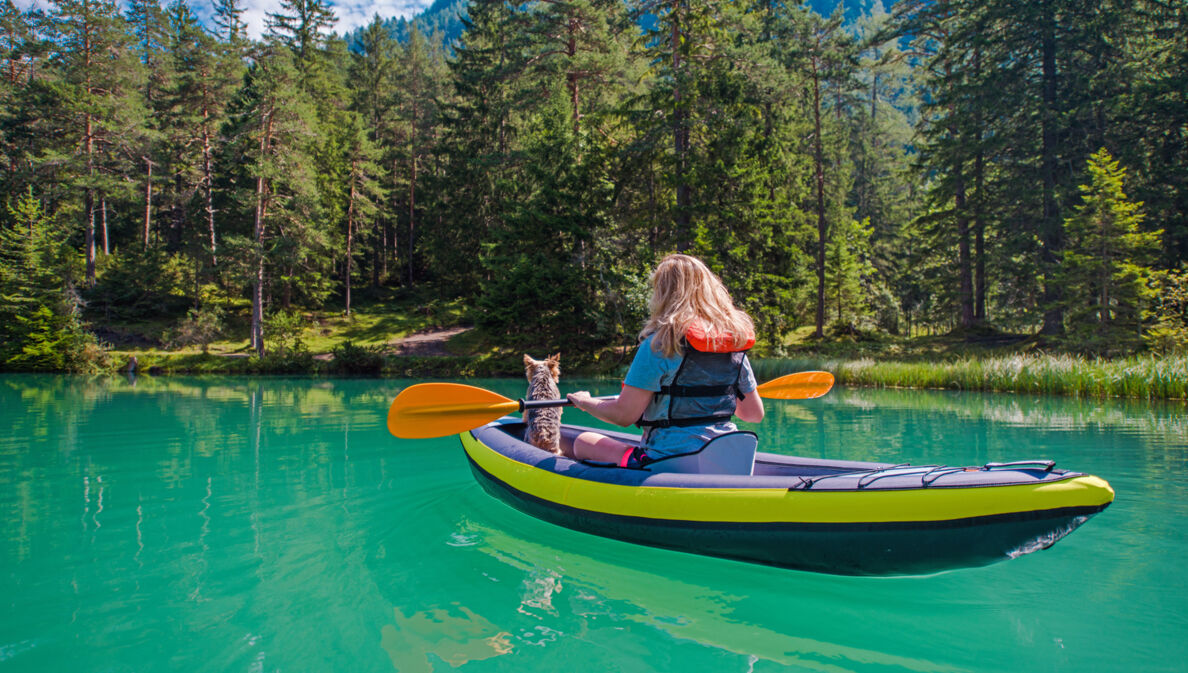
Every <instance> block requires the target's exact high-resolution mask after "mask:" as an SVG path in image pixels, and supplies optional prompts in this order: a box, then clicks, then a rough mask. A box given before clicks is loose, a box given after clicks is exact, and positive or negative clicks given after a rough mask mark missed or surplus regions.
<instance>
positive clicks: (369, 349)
mask: <svg viewBox="0 0 1188 673" xmlns="http://www.w3.org/2000/svg"><path fill="white" fill-rule="evenodd" d="M331 355H332V356H333V359H332V360H331V361H330V370H331V371H333V372H335V373H337V374H354V375H359V374H365V375H375V374H379V373H380V372H381V371H382V370H383V368H384V349H383V346H356V345H355V344H353V343H351V341H350V340H349V339H348V340H346V341H344V342H342V343H341V344H338V345H337V346H335V347H334V350H333V351H331Z"/></svg>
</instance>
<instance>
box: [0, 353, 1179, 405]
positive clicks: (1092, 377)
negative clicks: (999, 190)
mask: <svg viewBox="0 0 1188 673" xmlns="http://www.w3.org/2000/svg"><path fill="white" fill-rule="evenodd" d="M133 355H134V356H136V358H137V360H138V366H137V370H136V374H138V375H149V376H194V375H198V376H207V375H209V376H285V375H288V376H294V375H296V376H315V377H319V376H325V377H333V378H338V377H375V378H441V379H466V378H520V377H521V376H522V375H523V368H522V363H521V362H520V359H519V357H517V356H513V355H509V354H499V353H488V354H484V355H479V356H473V357H472V356H465V355H384V356H379V357H376V358H373V359H371V360H368V361H365V362H356V361H350V362H337V361H335V360H334V359H333V358H327V357H325V355H314V354H312V353H308V352H302V353H296V354H290V355H288V356H270V357H265V358H263V359H259V358H255V357H227V356H225V355H214V354H205V355H204V354H202V353H168V354H162V353H136V352H113V353H112V356H113V357H112V363H113V366H112V367H110V368H104V369H102V370H100V371H99V372H96V373H98V374H109V375H111V374H125V373H126V369H125V368H124V367H123V363H125V362H126V361H127V359H128V357H130V356H133ZM752 364H753V367H754V370H755V374H756V377H757V378H759V380H761V381H762V380H769V379H772V378H775V377H777V376H781V375H783V374H789V373H792V372H796V371H808V370H824V371H828V372H830V373H832V374H833V375H834V377H835V378H836V381H837V383H838V385H844V386H851V387H862V388H888V389H905V390H949V391H963V392H995V393H1021V394H1033V395H1052V396H1059V397H1073V398H1084V399H1131V400H1166V401H1173V402H1188V356H1183V355H1176V356H1163V357H1160V356H1154V355H1141V356H1129V357H1125V358H1116V359H1111V360H1106V359H1090V358H1084V357H1079V356H1073V355H1050V354H1027V355H1022V354H1014V355H993V356H989V355H988V356H970V355H965V356H962V357H960V358H957V359H946V358H938V359H885V360H880V359H875V358H872V357H870V356H869V355H865V356H855V357H838V356H829V357H824V356H812V355H806V356H803V357H785V358H775V357H763V358H754V359H753V361H752ZM626 366H627V364H626V363H623V362H622V361H621V359H620V358H610V357H608V358H605V359H604V360H603V361H601V362H600V361H598V360H595V361H593V362H587V363H579V364H577V365H575V366H573V367H570V368H568V369H566V370H565V375H566V376H568V377H581V378H619V377H621V376H622V375H623V373H624V372H625V371H626ZM4 373H21V372H4ZM43 373H50V372H43Z"/></svg>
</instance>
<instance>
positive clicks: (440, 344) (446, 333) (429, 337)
mask: <svg viewBox="0 0 1188 673" xmlns="http://www.w3.org/2000/svg"><path fill="white" fill-rule="evenodd" d="M472 329H474V328H473V327H450V328H447V329H439V330H429V331H428V332H419V333H417V334H410V335H408V336H406V337H404V338H403V339H398V340H396V341H393V342H392V344H391V345H392V353H393V355H449V354H450V352H449V351H448V350H446V347H445V345H446V342H447V341H449V340H450V339H451V338H453V337H455V336H457V335H459V334H461V333H463V332H468V331H470V330H472Z"/></svg>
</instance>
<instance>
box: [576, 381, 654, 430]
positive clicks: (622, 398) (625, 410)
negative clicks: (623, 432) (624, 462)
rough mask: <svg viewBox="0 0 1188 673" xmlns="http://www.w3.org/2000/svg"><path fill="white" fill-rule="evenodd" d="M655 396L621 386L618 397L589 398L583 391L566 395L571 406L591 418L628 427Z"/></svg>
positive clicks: (651, 393) (648, 391)
mask: <svg viewBox="0 0 1188 673" xmlns="http://www.w3.org/2000/svg"><path fill="white" fill-rule="evenodd" d="M653 395H655V393H653V392H652V391H650V390H643V389H642V388H635V387H632V386H623V391H622V392H621V393H619V395H618V397H591V396H590V393H589V392H588V391H585V390H579V391H577V392H574V393H569V394H568V395H566V396H565V397H566V399H568V400H569V401H570V402H573V406H575V407H577V408H578V409H581V410H582V411H584V412H586V413H588V414H590V415H591V416H593V417H595V418H598V419H601V420H604V421H606V422H607V423H614V424H615V425H622V426H628V425H631V424H632V423H634V422H636V421H637V420H639V417H640V416H642V415H643V412H644V409H646V408H647V406H648V402H651V401H652V396H653Z"/></svg>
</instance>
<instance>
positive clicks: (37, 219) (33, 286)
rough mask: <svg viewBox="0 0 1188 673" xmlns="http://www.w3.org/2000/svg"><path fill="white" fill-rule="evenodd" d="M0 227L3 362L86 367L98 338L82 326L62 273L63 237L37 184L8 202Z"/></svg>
mask: <svg viewBox="0 0 1188 673" xmlns="http://www.w3.org/2000/svg"><path fill="white" fill-rule="evenodd" d="M7 214H8V216H9V219H10V220H11V221H12V223H13V224H12V226H10V227H0V367H4V368H11V369H32V370H51V371H66V370H75V369H80V368H85V367H86V366H87V365H88V363H87V362H85V360H84V355H85V352H86V351H87V349H88V348H94V347H95V340H94V337H92V336H91V335H90V334H88V333H87V332H86V331H84V330H83V328H82V324H81V323H80V321H79V318H78V310H79V304H78V302H77V299H76V295H75V294H74V293H73V292H72V291H71V289H70V288H69V287H68V286H67V285H66V284H65V281H64V276H63V274H62V273H61V265H62V262H63V257H64V255H63V250H62V248H63V237H62V235H61V233H60V232H59V231H58V230H57V228H56V227H55V226H54V225H53V223H52V222H51V220H50V219H49V218H48V217H46V215H45V212H44V210H43V208H42V205H41V202H40V201H39V200H38V199H37V197H36V196H35V195H34V193H33V190H32V188H29V189H28V190H27V191H26V193H25V194H24V195H23V196H21V197H20V198H19V199H17V200H16V201H15V203H11V204H10V205H9V206H8V213H7Z"/></svg>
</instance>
